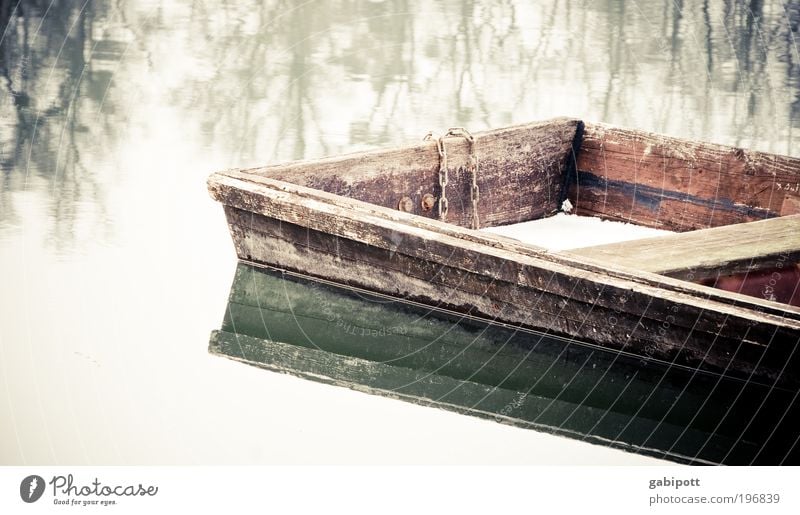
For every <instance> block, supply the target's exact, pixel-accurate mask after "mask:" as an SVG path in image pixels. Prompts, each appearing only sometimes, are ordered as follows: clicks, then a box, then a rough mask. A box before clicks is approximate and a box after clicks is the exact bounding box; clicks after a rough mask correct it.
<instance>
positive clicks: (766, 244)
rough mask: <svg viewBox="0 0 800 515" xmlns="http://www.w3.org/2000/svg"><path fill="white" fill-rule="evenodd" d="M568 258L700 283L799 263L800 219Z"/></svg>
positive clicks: (780, 219)
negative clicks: (723, 276) (597, 261)
mask: <svg viewBox="0 0 800 515" xmlns="http://www.w3.org/2000/svg"><path fill="white" fill-rule="evenodd" d="M568 253H569V254H575V255H581V256H589V257H592V258H595V259H597V260H602V261H606V262H609V263H615V264H617V265H621V266H625V267H630V268H635V269H638V270H644V271H648V272H653V273H657V274H664V275H669V276H671V277H677V278H681V279H688V280H693V281H699V280H701V279H705V278H708V277H716V276H717V275H720V274H722V275H727V274H735V273H741V272H748V271H753V270H761V269H767V268H775V267H776V266H778V265H780V266H786V267H788V266H790V265H791V264H793V263H795V262H797V261H798V260H800V215H788V216H783V217H778V218H771V219H767V220H761V221H757V222H749V223H742V224H734V225H726V226H722V227H714V228H711V229H701V230H698V231H691V232H686V233H681V234H669V235H664V236H657V237H653V238H643V239H640V240H633V241H626V242H621V243H612V244H608V245H598V246H594V247H585V248H581V249H572V250H570V251H569V252H568Z"/></svg>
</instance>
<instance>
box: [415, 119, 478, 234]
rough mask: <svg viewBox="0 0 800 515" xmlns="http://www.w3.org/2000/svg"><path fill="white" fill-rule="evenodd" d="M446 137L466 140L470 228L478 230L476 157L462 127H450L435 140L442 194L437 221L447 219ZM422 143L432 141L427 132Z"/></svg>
mask: <svg viewBox="0 0 800 515" xmlns="http://www.w3.org/2000/svg"><path fill="white" fill-rule="evenodd" d="M447 136H455V137H461V138H464V139H466V140H467V143H468V144H469V161H468V163H467V169H468V170H469V173H470V180H471V183H470V190H469V198H470V203H471V205H472V218H471V226H472V228H473V229H480V227H481V220H480V217H479V216H478V202H479V201H480V198H481V192H480V190H479V189H478V156H477V154H476V153H475V138H474V137H473V136H472V134H471V133H470V132H469V131H468V130H467V129H465V128H464V127H451V128H450V129H448V131H447V132H446V133H445V134H444V135H443V136H438V137H436V138H435V140H436V149H437V150H438V152H439V187H440V188H441V190H442V194H441V196H440V197H439V219H440V220H442V221H444V220H446V219H447V210H448V207H449V206H448V200H447V183H448V177H447V149H446V148H445V146H444V138H446V137H447ZM422 139H423V140H424V141H429V140H431V139H434V137H433V133H432V132H429V133H428V134H426V135H425V137H424V138H422Z"/></svg>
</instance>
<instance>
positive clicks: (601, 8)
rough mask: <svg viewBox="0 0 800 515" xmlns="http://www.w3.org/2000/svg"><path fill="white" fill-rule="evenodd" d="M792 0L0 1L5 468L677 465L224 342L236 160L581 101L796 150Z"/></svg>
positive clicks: (685, 131)
mask: <svg viewBox="0 0 800 515" xmlns="http://www.w3.org/2000/svg"><path fill="white" fill-rule="evenodd" d="M799 27H800V6H798V5H797V4H795V3H784V2H778V1H751V2H734V1H724V2H709V1H673V0H663V1H653V2H644V1H638V2H637V1H625V0H615V1H610V0H609V1H600V2H588V1H587V2H568V1H543V2H536V3H532V2H512V1H497V2H468V1H464V2H458V1H446V0H442V1H438V0H428V1H425V2H422V1H412V0H395V1H383V2H381V1H371V2H368V1H364V2H358V1H325V2H323V1H308V2H288V1H272V2H263V3H261V2H226V1H218V2H213V3H208V2H189V1H185V2H184V1H169V2H166V1H165V2H149V1H147V2H130V1H128V2H125V1H123V2H103V1H98V0H95V1H90V0H87V1H81V2H59V1H54V2H51V1H50V0H47V1H27V2H26V1H23V2H20V3H19V4H17V2H12V1H5V0H0V38H1V39H0V113H1V114H0V442H1V443H0V463H1V464H23V463H27V464H50V463H52V464H98V463H104V464H114V463H131V464H136V463H320V462H321V463H329V462H337V463H340V462H345V463H382V462H389V463H406V462H414V463H417V462H425V463H429V462H430V463H443V462H445V463H651V462H652V463H656V461H655V460H653V459H651V458H645V457H643V456H639V455H636V454H631V453H624V452H622V451H619V450H615V449H611V448H606V447H602V446H596V445H589V444H587V443H584V442H577V441H574V440H568V439H565V438H560V437H556V436H551V435H547V434H542V433H539V432H536V431H530V430H523V429H517V428H513V427H509V426H505V425H500V424H496V423H494V422H491V421H485V420H479V419H474V418H470V417H464V416H461V415H457V414H453V413H447V412H442V411H438V410H434V409H429V408H423V407H418V406H412V405H408V404H405V403H400V402H396V401H388V400H385V399H383V398H380V397H373V396H367V395H363V394H359V393H355V392H351V391H348V390H343V389H339V388H333V387H329V386H325V385H319V384H316V383H312V382H308V381H303V380H299V379H295V378H292V377H289V376H283V375H278V374H272V373H268V372H265V371H262V370H258V369H256V368H251V367H246V366H244V365H241V364H239V363H235V362H232V361H228V360H224V359H220V358H219V357H216V356H212V355H209V354H208V342H209V334H210V333H211V331H212V330H214V329H219V328H220V323H221V322H222V319H223V315H224V314H225V312H226V306H227V303H228V296H229V294H230V292H231V281H232V280H233V278H234V274H235V273H236V270H237V266H236V259H235V254H234V252H233V248H232V244H231V242H230V239H229V236H228V234H227V228H226V225H225V222H224V219H223V216H222V209H221V208H220V206H218V205H216V204H215V203H214V202H212V201H211V200H210V199H209V198H208V195H207V194H206V191H205V178H206V176H207V175H208V174H209V173H211V172H213V171H215V170H218V169H222V168H228V167H234V166H236V167H239V166H256V165H263V164H266V163H271V162H276V161H282V160H289V159H301V158H315V157H320V156H323V155H329V154H337V153H342V152H350V151H356V150H363V149H369V148H376V147H380V146H389V145H396V144H403V143H408V142H409V141H415V140H417V139H418V138H420V137H421V136H422V135H424V134H425V133H426V132H427V131H428V130H431V129H434V130H441V129H444V128H447V127H450V126H455V125H461V126H465V127H468V128H469V129H470V130H473V131H478V130H483V129H487V128H492V127H499V126H503V125H508V124H514V123H523V122H526V121H532V120H537V119H544V118H548V117H552V116H563V115H567V116H576V117H580V118H583V119H586V120H592V121H604V122H609V123H614V124H619V125H624V126H629V127H636V128H640V129H645V130H651V131H657V132H664V133H668V134H671V135H675V136H682V137H689V138H698V139H703V140H709V141H714V142H719V143H725V144H732V145H738V146H745V147H751V148H755V149H759V150H765V151H769V152H776V153H782V154H789V155H795V156H797V155H800V152H798V149H797V146H796V141H797V137H798V134H797V133H798V130H799V129H800V54H799V53H798V45H797V41H798V37H799V36H800V34H798V30H799Z"/></svg>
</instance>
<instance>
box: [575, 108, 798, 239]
mask: <svg viewBox="0 0 800 515" xmlns="http://www.w3.org/2000/svg"><path fill="white" fill-rule="evenodd" d="M568 196H569V198H570V201H571V202H572V203H573V205H575V206H576V209H577V213H579V214H586V215H593V216H601V217H603V218H608V219H613V220H621V221H626V222H632V223H636V224H638V225H646V226H648V227H655V228H659V229H669V230H672V231H678V232H682V231H690V230H695V229H704V228H708V227H717V226H720V225H728V224H733V223H741V222H749V221H755V220H761V219H764V218H771V217H776V216H782V215H788V214H796V213H800V159H797V158H793V157H788V156H779V155H774V154H767V153H763V152H755V151H749V150H743V149H739V148H734V147H729V146H725V145H716V144H711V143H701V142H695V141H688V140H684V139H680V138H672V137H668V136H663V135H659V134H652V133H647V132H643V131H638V130H629V129H622V128H617V127H612V126H608V125H604V124H599V123H586V125H585V130H584V137H583V142H582V145H581V150H580V153H579V155H578V161H577V173H576V176H574V177H571V181H570V183H569V194H568Z"/></svg>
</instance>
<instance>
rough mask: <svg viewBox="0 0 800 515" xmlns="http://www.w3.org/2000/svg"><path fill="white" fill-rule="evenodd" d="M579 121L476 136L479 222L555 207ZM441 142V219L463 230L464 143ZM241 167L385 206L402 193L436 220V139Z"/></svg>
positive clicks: (527, 216) (416, 210)
mask: <svg viewBox="0 0 800 515" xmlns="http://www.w3.org/2000/svg"><path fill="white" fill-rule="evenodd" d="M580 123H581V122H579V121H578V120H575V119H568V118H559V119H554V120H549V121H546V122H539V123H533V124H527V125H520V126H516V127H509V128H505V129H499V130H492V131H488V132H482V133H476V134H475V149H476V153H477V155H478V158H479V160H480V169H479V174H478V187H479V189H480V203H479V205H478V213H479V216H480V220H481V225H482V226H484V227H491V226H496V225H506V224H511V223H519V222H523V221H527V220H535V219H537V218H541V217H543V216H547V215H550V214H552V213H554V212H556V211H557V210H558V208H559V203H560V201H561V200H563V199H562V188H563V176H564V170H565V168H566V166H567V161H568V158H569V157H570V155H571V153H572V152H571V151H572V146H573V140H574V139H575V137H576V133H577V129H578V127H579V125H580ZM445 147H446V150H447V158H448V162H449V165H450V166H449V169H450V172H449V184H448V186H447V188H446V194H447V197H448V199H449V205H450V210H449V213H448V216H447V221H448V222H450V223H453V224H456V225H460V226H463V227H469V226H470V220H471V205H470V201H469V200H470V175H469V173H468V172H467V171H465V170H464V169H463V167H464V166H465V165H466V163H467V157H468V152H467V150H468V146H467V143H466V141H465V140H464V139H463V138H459V137H448V138H445ZM242 171H243V172H245V173H248V174H252V175H256V176H262V177H268V178H271V179H278V180H282V181H286V182H290V183H294V184H298V185H302V186H308V187H310V188H314V189H318V190H322V191H327V192H329V193H334V194H337V195H343V196H345V197H350V198H354V199H358V200H362V201H364V202H369V203H371V204H375V205H378V206H383V207H388V208H391V209H397V208H398V204H399V202H400V200H401V199H402V198H403V197H408V198H410V199H411V203H410V204H409V205H410V207H411V211H410V212H411V213H413V214H416V215H419V216H423V217H428V218H436V217H438V209H437V206H436V205H434V206H433V207H432V208H431V209H427V210H426V209H425V208H423V205H422V198H423V196H424V195H426V194H430V195H433V197H435V199H436V200H437V202H438V199H439V197H440V196H441V188H440V187H439V153H438V151H437V149H436V143H435V142H434V141H428V142H424V143H422V142H420V143H419V144H416V145H411V146H406V147H399V148H394V149H385V150H378V151H371V152H361V153H356V154H349V155H344V156H340V157H332V158H326V159H319V160H314V161H298V162H293V163H287V164H282V165H275V166H268V167H263V168H253V169H248V170H242Z"/></svg>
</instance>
